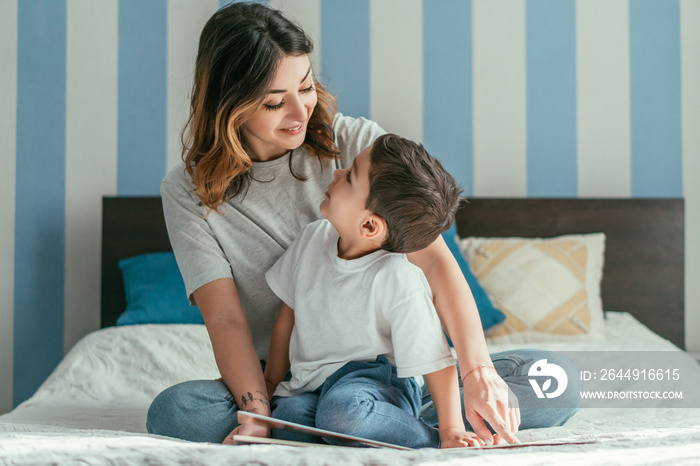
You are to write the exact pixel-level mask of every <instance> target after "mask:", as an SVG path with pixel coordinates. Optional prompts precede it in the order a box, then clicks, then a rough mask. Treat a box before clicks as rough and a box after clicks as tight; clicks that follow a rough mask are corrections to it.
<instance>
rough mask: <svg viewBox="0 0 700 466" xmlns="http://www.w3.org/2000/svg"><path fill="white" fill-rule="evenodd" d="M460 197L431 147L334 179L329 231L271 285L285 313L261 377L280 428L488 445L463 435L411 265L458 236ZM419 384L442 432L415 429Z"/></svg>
mask: <svg viewBox="0 0 700 466" xmlns="http://www.w3.org/2000/svg"><path fill="white" fill-rule="evenodd" d="M460 193H461V190H460V189H459V188H458V186H457V185H456V183H455V181H454V179H453V178H452V177H451V176H450V175H449V174H448V173H447V172H446V171H445V170H444V169H443V168H442V166H441V165H440V163H439V162H438V161H437V160H435V159H433V158H432V157H431V156H430V155H429V154H428V153H427V152H426V151H425V149H423V146H421V145H418V144H415V143H413V142H411V141H408V140H406V139H404V138H400V137H398V136H396V135H393V134H387V135H384V136H381V137H380V138H378V139H377V140H376V141H375V143H374V144H373V145H372V146H371V147H370V148H368V149H366V150H364V151H363V152H361V153H360V154H359V155H358V156H357V158H356V159H355V161H354V162H353V164H352V167H351V168H348V169H346V170H336V171H335V173H334V178H333V182H332V183H331V184H330V185H329V186H328V192H326V195H325V199H324V200H323V202H322V203H321V207H320V209H321V213H322V214H323V216H324V217H325V219H324V220H318V221H316V222H313V223H311V224H309V225H308V226H307V227H306V228H305V229H304V230H302V232H301V233H300V234H299V236H298V237H297V238H296V239H295V240H294V242H293V243H292V244H291V245H290V247H289V249H288V250H287V251H286V252H285V253H284V254H283V255H282V257H280V259H279V260H278V261H277V262H276V263H275V265H274V266H273V267H272V268H271V269H270V270H269V271H268V272H267V274H266V275H265V277H266V279H267V282H268V284H269V285H270V288H271V289H272V291H274V293H275V294H276V295H277V296H278V297H279V298H280V299H281V300H282V301H283V303H284V304H283V305H282V309H281V310H280V313H279V315H278V317H277V321H276V322H275V326H274V330H273V333H272V342H271V345H270V352H269V356H268V361H267V366H266V368H265V380H266V383H267V388H268V395H269V397H270V399H272V416H273V417H275V418H278V419H283V420H287V421H292V422H297V423H300V424H304V425H307V426H311V427H318V428H321V429H326V430H331V431H335V432H340V433H344V434H348V435H355V436H358V437H364V438H368V439H372V440H378V441H383V442H388V443H394V444H398V445H404V446H407V447H413V448H422V447H438V446H440V447H442V448H449V447H464V446H471V445H477V444H480V442H479V440H478V438H477V437H476V435H474V434H473V433H471V432H467V431H465V428H464V422H463V420H462V413H461V404H460V394H459V388H458V382H457V371H456V368H455V361H454V359H453V357H452V355H451V353H450V350H449V347H448V345H447V342H446V341H445V337H444V334H443V332H442V328H441V325H440V321H439V319H438V317H437V314H436V312H435V309H434V307H433V304H432V295H431V292H430V288H429V286H428V283H427V281H426V279H425V277H424V275H423V273H422V272H421V270H420V269H419V268H418V267H416V266H414V265H413V264H411V263H410V262H409V261H408V259H407V258H406V256H405V254H407V253H410V252H413V251H417V250H420V249H423V248H425V247H426V246H428V245H429V244H431V243H432V242H433V241H435V239H436V238H437V237H438V236H439V235H440V234H441V233H443V232H444V231H445V230H447V229H448V228H449V227H450V225H451V224H452V222H453V220H454V213H455V211H456V209H457V207H458V204H459V201H460ZM290 365H291V368H290ZM288 370H291V380H289V381H283V379H284V377H285V375H286V374H287V371H288ZM421 375H422V376H424V378H425V381H426V383H427V385H428V389H429V390H430V394H431V396H432V399H433V402H434V403H435V407H436V409H437V412H438V422H439V432H438V431H437V430H436V429H434V428H432V427H429V426H428V425H426V424H425V423H423V422H421V421H420V420H418V416H419V414H420V409H421V388H420V386H419V384H418V383H417V382H416V380H415V377H418V376H421ZM273 394H274V398H273ZM274 435H275V436H276V437H277V438H285V439H289V440H301V441H307V442H308V441H311V442H313V441H318V440H317V439H315V438H314V437H311V436H306V435H305V434H296V433H288V432H277V431H275V432H274ZM328 441H329V442H330V441H332V440H330V439H329V440H328Z"/></svg>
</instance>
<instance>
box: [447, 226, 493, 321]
mask: <svg viewBox="0 0 700 466" xmlns="http://www.w3.org/2000/svg"><path fill="white" fill-rule="evenodd" d="M442 239H444V240H445V243H447V247H448V248H450V251H451V252H452V255H453V256H454V257H455V259H456V260H457V264H459V268H460V269H462V274H464V278H466V279H467V283H468V284H469V288H471V290H472V295H473V296H474V301H476V307H477V308H478V309H479V317H481V326H482V327H483V328H484V330H486V329H488V328H491V327H493V326H494V325H496V324H500V323H501V322H503V321H504V320H505V319H506V316H505V314H503V312H501V311H500V310H499V309H497V308H495V307H494V306H493V304H492V303H491V299H490V298H489V296H488V295H487V294H486V291H484V289H483V288H482V287H481V285H480V284H479V281H478V280H477V279H476V277H475V276H474V274H473V273H472V271H471V269H470V268H469V264H467V261H466V259H464V256H463V255H462V252H461V251H460V250H459V244H457V227H456V226H455V225H454V224H452V226H451V227H450V229H449V230H447V231H446V232H445V233H443V234H442Z"/></svg>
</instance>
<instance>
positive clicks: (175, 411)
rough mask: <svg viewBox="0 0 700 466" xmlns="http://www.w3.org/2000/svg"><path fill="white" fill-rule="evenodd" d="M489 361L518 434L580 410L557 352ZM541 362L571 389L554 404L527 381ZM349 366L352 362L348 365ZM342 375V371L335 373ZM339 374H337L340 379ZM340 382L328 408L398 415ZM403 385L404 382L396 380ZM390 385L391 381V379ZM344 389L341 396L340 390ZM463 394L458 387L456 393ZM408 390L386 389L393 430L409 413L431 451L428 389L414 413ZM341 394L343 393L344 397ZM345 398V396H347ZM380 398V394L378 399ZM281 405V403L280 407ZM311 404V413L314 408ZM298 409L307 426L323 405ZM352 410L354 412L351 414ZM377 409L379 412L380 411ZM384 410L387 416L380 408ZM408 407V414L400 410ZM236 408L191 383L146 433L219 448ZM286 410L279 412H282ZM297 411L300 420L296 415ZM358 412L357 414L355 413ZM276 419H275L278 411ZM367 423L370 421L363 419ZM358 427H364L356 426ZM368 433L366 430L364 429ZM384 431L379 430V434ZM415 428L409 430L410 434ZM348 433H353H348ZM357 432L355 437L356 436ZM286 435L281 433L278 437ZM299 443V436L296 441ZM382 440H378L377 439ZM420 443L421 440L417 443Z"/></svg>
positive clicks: (575, 378) (571, 371) (156, 407)
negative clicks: (506, 390) (513, 404)
mask: <svg viewBox="0 0 700 466" xmlns="http://www.w3.org/2000/svg"><path fill="white" fill-rule="evenodd" d="M491 358H492V360H493V363H494V367H495V368H496V370H497V371H498V374H499V375H500V376H501V377H502V378H503V380H505V382H506V383H507V384H508V386H509V387H510V389H511V390H512V391H513V393H514V394H515V395H516V396H517V398H518V402H519V405H520V416H521V424H520V429H530V428H539V427H554V426H560V425H562V424H564V422H566V420H567V419H569V418H570V417H571V416H573V415H574V414H575V413H576V411H578V405H579V403H580V398H579V396H580V394H579V393H580V390H579V388H580V383H581V382H580V377H579V371H578V368H577V367H576V366H575V365H574V364H573V363H572V362H571V361H569V360H568V359H566V358H564V357H563V356H560V355H559V354H557V353H554V352H549V351H541V350H515V351H507V352H503V353H496V354H492V355H491ZM540 359H547V361H548V362H549V363H555V364H558V365H559V366H561V367H562V368H563V369H564V370H565V371H566V372H567V375H568V379H569V387H568V388H567V390H566V391H565V392H564V394H562V395H561V396H559V397H558V398H556V399H545V400H542V399H539V398H537V396H536V394H535V392H534V390H533V388H532V386H531V385H530V382H529V380H528V379H529V377H528V370H529V368H530V366H532V364H533V363H534V362H535V361H538V360H540ZM350 364H353V363H350ZM339 372H341V371H339ZM339 372H337V373H336V374H334V376H335V375H342V374H339ZM342 379H343V377H339V379H338V380H335V381H333V383H332V384H329V382H331V381H332V378H329V379H328V380H326V383H325V384H324V385H328V387H325V388H326V392H327V393H326V394H325V395H326V397H327V398H328V402H329V405H330V403H331V402H332V403H333V405H334V406H337V404H338V403H340V401H339V400H341V399H343V403H344V404H346V405H351V404H352V405H353V406H354V408H357V406H363V401H364V407H365V410H367V407H369V406H372V407H373V408H374V409H375V411H374V412H375V413H376V414H378V415H379V416H381V415H386V414H387V413H390V414H391V415H394V414H396V411H394V410H389V409H388V406H387V405H386V404H384V403H382V402H384V401H387V399H386V398H381V397H379V398H374V397H375V396H376V393H375V394H373V391H374V389H371V390H367V389H365V387H363V386H362V377H352V378H347V379H345V380H342ZM399 380H402V379H399ZM403 380H406V379H403ZM391 381H392V383H393V377H392V379H391ZM335 385H337V389H338V392H337V393H338V394H339V395H341V394H342V395H343V396H349V397H352V396H353V395H356V397H355V398H351V399H352V400H354V401H353V403H349V402H348V401H347V398H341V397H340V396H338V397H335V394H333V396H329V395H331V391H332V389H333V387H334V386H335ZM341 389H342V391H341ZM460 389H461V388H460ZM323 390H324V386H321V389H320V390H317V391H316V392H314V393H312V394H308V395H307V396H308V397H309V398H312V397H314V396H318V398H320V395H321V393H322V392H323ZM411 390H412V388H410V387H403V388H396V389H395V390H390V393H391V401H390V402H391V403H396V406H399V409H400V410H401V411H402V414H396V416H398V417H397V418H396V419H393V420H392V421H391V422H395V424H393V425H397V424H398V423H399V422H397V420H400V419H405V418H406V417H405V416H404V414H408V413H411V416H412V417H413V415H416V417H418V418H419V419H420V421H421V424H420V426H419V428H418V429H419V432H420V431H421V430H422V431H423V434H420V435H419V437H421V439H424V438H429V439H430V445H431V446H437V444H436V443H435V442H437V437H436V435H437V430H436V429H435V428H436V427H437V413H436V411H435V408H434V406H433V404H432V401H431V400H430V395H429V394H428V393H427V390H424V393H423V396H422V407H421V409H420V411H419V412H418V413H417V414H416V412H415V408H414V406H415V402H414V399H410V398H411V397H409V395H411V396H413V393H412V392H411ZM342 392H345V394H343V393H342ZM348 393H349V395H348ZM382 396H384V395H382ZM368 398H369V399H370V400H372V402H371V403H369V402H367V401H366V400H367V399H368ZM375 399H376V400H379V401H381V402H379V403H376V402H374V400H375ZM397 400H398V401H397ZM282 404H284V403H282ZM314 404H315V408H314V407H313V406H314ZM300 405H301V406H306V408H305V409H297V408H293V409H295V410H296V412H295V413H293V414H292V415H293V416H295V419H296V422H301V423H304V424H307V425H314V424H311V423H310V421H309V418H310V417H311V416H313V417H315V416H316V411H314V409H315V410H319V408H322V410H325V408H324V407H323V405H321V406H320V407H319V404H318V403H314V402H313V400H306V401H305V402H304V403H301V404H300ZM272 408H273V410H276V411H279V410H280V409H292V408H290V407H289V406H287V407H286V408H284V407H282V406H280V401H279V399H278V398H274V399H273V403H272ZM354 408H353V409H354ZM380 408H381V409H380ZM384 408H387V410H386V411H384V410H383V409H384ZM404 408H406V409H404ZM237 411H238V407H237V405H236V402H235V400H234V399H233V395H232V394H231V392H229V390H228V389H227V388H226V385H224V383H223V382H220V381H215V380H195V381H190V382H183V383H180V384H178V385H174V386H172V387H170V388H168V389H166V390H164V391H163V392H162V393H161V394H159V395H158V396H157V397H156V398H155V400H153V403H152V404H151V407H150V409H149V410H148V416H147V421H146V428H147V429H148V432H149V433H152V434H158V435H165V436H169V437H175V438H180V439H184V440H190V441H198V442H215V443H221V442H223V440H224V438H226V436H227V435H228V434H229V433H231V431H232V430H233V429H234V428H235V427H236V426H238V421H237V418H236V412H237ZM283 412H284V411H279V413H280V414H281V413H283ZM300 412H301V413H302V415H300ZM355 412H356V413H357V411H355ZM276 414H278V413H277V412H276ZM366 418H367V419H370V418H371V417H370V416H367V417H366ZM338 424H339V422H336V421H335V420H333V419H330V420H328V419H323V418H316V421H315V425H316V426H318V427H320V428H326V429H328V428H329V427H334V428H332V429H328V430H337V429H338ZM409 424H410V427H408V429H409V430H407V431H405V432H408V434H404V433H401V432H399V433H391V435H396V436H398V437H401V436H403V435H409V436H410V435H416V431H415V425H416V424H415V423H414V422H413V420H411V421H410V422H409ZM360 425H362V424H360ZM465 425H466V427H467V428H468V429H469V428H470V426H469V424H468V423H467V422H466V419H465ZM363 428H367V426H365V427H363ZM381 429H385V428H382V427H381V426H380V430H381ZM411 429H413V430H411ZM368 432H369V430H366V431H362V432H361V433H359V436H361V437H367V436H368ZM346 433H350V434H352V432H346ZM357 434H358V433H357V432H356V433H355V435H357ZM281 435H285V434H281ZM273 436H277V437H279V436H280V432H278V431H273ZM297 438H298V437H297ZM378 439H379V440H381V439H380V438H378ZM384 441H387V442H390V443H400V442H396V441H391V440H384ZM421 441H423V440H421Z"/></svg>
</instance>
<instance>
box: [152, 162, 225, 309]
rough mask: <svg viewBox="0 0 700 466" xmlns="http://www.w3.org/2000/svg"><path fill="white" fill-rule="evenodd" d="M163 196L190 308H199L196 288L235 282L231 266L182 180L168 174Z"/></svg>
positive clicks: (202, 212) (162, 184)
mask: <svg viewBox="0 0 700 466" xmlns="http://www.w3.org/2000/svg"><path fill="white" fill-rule="evenodd" d="M181 168H182V167H181ZM182 169H183V170H184V168H182ZM175 170H177V168H176V169H175ZM160 195H161V198H162V200H163V213H164V214H165V224H166V226H167V229H168V236H169V238H170V244H171V245H172V248H173V252H174V253H175V258H176V259H177V264H178V267H179V268H180V273H181V274H182V278H183V280H184V282H185V289H186V291H187V296H188V297H189V299H190V303H191V304H196V303H195V302H194V298H193V297H192V293H194V291H195V290H197V288H199V287H201V286H202V285H206V284H207V283H209V282H211V281H214V280H217V279H219V278H233V274H232V271H231V264H230V263H229V261H228V259H227V258H226V255H225V254H224V252H223V251H222V250H221V247H220V246H219V243H218V241H217V240H216V237H215V235H214V232H213V231H212V230H211V228H210V227H209V224H208V223H207V221H206V220H205V217H204V216H205V212H204V208H203V207H201V206H199V205H198V204H197V202H196V201H195V199H194V198H193V197H192V195H191V194H190V192H189V190H188V188H187V186H185V185H184V181H183V180H182V179H178V178H176V177H173V176H172V173H171V174H169V175H168V176H167V177H166V179H165V180H163V182H162V183H161V187H160Z"/></svg>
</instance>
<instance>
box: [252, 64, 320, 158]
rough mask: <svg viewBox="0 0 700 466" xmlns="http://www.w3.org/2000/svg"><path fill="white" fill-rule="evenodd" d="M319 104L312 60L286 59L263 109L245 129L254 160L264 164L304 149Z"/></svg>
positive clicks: (260, 109) (257, 111) (258, 111)
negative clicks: (313, 113) (308, 127)
mask: <svg viewBox="0 0 700 466" xmlns="http://www.w3.org/2000/svg"><path fill="white" fill-rule="evenodd" d="M316 100H317V98H316V88H315V87H314V81H313V76H312V73H311V64H310V63H309V57H308V56H307V55H301V56H298V57H294V56H286V57H284V58H283V59H282V61H281V62H280V64H279V68H278V69H277V74H276V75H275V77H274V79H273V80H272V86H271V87H270V90H269V92H268V94H267V96H266V97H265V100H264V101H263V103H262V105H260V107H259V108H258V109H257V110H256V111H255V113H254V114H253V117H252V118H251V119H250V120H248V121H247V122H245V123H244V124H243V126H242V130H243V137H244V138H245V142H246V144H247V145H248V147H249V148H250V150H251V151H252V154H250V155H251V158H252V159H253V160H257V161H261V162H264V161H266V160H272V159H275V158H278V157H281V156H283V155H284V154H286V153H287V152H289V151H290V150H292V149H296V148H297V147H299V146H301V145H302V144H303V143H304V139H305V137H306V127H307V124H308V122H309V119H310V118H311V113H312V112H313V110H314V107H315V106H316Z"/></svg>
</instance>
